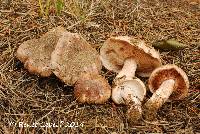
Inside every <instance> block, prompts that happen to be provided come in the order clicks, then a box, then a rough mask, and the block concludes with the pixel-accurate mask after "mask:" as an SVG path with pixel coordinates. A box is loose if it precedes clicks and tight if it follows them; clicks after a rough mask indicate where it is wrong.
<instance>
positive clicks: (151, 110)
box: [144, 79, 175, 120]
mask: <svg viewBox="0 0 200 134" xmlns="http://www.w3.org/2000/svg"><path fill="white" fill-rule="evenodd" d="M174 85H175V81H174V80H173V79H169V80H165V81H164V82H163V83H162V84H161V85H160V87H159V88H158V89H157V90H156V92H155V93H154V94H153V95H152V97H151V98H150V99H149V100H148V101H147V102H146V103H145V105H144V107H145V114H144V116H145V118H146V119H148V120H152V119H154V117H155V115H156V113H157V110H158V109H159V108H160V107H161V106H162V105H163V104H164V103H165V102H166V101H167V99H168V98H169V96H170V95H171V94H172V92H173V89H174ZM166 89H167V90H166Z"/></svg>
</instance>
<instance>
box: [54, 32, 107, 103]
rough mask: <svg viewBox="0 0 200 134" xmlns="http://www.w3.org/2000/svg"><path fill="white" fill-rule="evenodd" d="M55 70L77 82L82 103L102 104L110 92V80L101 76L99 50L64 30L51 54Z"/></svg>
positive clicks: (59, 74) (76, 89)
mask: <svg viewBox="0 0 200 134" xmlns="http://www.w3.org/2000/svg"><path fill="white" fill-rule="evenodd" d="M51 64H52V69H53V73H54V74H55V75H56V76H57V77H58V78H60V79H61V80H62V81H63V82H64V83H65V84H67V85H75V87H74V95H75V97H76V98H77V100H78V101H79V102H82V103H97V104H101V103H104V102H105V101H107V100H108V99H109V98H110V95H111V87H110V85H109V84H108V82H107V81H106V80H105V78H103V77H102V76H101V75H99V73H100V71H101V68H102V65H101V61H100V58H99V55H98V52H97V51H96V50H95V49H94V48H92V46H91V45H90V44H88V43H87V41H86V40H85V39H83V38H82V37H81V36H80V35H78V34H76V33H69V32H65V33H64V34H63V36H62V37H61V38H60V39H59V41H58V44H57V45H56V48H55V50H54V51H53V53H52V55H51Z"/></svg>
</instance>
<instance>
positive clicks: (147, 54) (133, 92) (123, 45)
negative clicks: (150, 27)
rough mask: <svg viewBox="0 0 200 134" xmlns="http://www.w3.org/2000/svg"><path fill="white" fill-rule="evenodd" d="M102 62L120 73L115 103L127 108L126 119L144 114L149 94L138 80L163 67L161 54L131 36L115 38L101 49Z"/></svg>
mask: <svg viewBox="0 0 200 134" xmlns="http://www.w3.org/2000/svg"><path fill="white" fill-rule="evenodd" d="M100 56H101V61H102V63H103V65H104V66H105V67H106V68H107V69H108V70H110V71H113V72H116V73H118V74H117V76H116V78H115V79H114V82H113V88H112V100H113V101H114V102H115V103H116V104H125V105H127V106H128V110H127V116H128V118H130V119H131V120H132V121H134V120H138V119H139V118H140V117H141V115H142V108H141V102H142V101H143V99H144V96H145V95H146V87H145V85H144V83H143V82H142V81H141V80H140V79H138V78H136V77H135V72H136V71H137V73H138V75H140V76H145V77H148V76H149V75H150V74H151V72H152V71H153V70H154V69H155V68H157V67H159V66H160V65H161V60H160V57H159V53H158V52H157V51H156V50H155V49H154V48H152V47H150V46H147V45H146V44H145V42H144V41H142V40H138V39H135V38H132V37H128V36H119V37H112V38H109V39H108V40H106V41H105V43H104V45H103V46H102V47H101V50H100Z"/></svg>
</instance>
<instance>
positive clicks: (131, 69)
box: [116, 58, 137, 80]
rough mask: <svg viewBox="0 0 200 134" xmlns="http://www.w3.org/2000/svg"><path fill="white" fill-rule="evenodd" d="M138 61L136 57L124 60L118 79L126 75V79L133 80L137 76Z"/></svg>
mask: <svg viewBox="0 0 200 134" xmlns="http://www.w3.org/2000/svg"><path fill="white" fill-rule="evenodd" d="M136 68H137V63H136V61H135V60H134V58H128V59H126V60H125V61H124V66H123V68H122V70H121V71H120V72H119V73H118V75H117V76H116V79H118V78H122V77H125V79H126V80H132V79H133V77H134V76H135V71H136Z"/></svg>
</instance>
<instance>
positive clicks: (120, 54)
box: [100, 36, 161, 77]
mask: <svg viewBox="0 0 200 134" xmlns="http://www.w3.org/2000/svg"><path fill="white" fill-rule="evenodd" d="M129 57H132V58H134V59H135V61H136V63H137V70H136V72H137V74H138V75H140V76H143V77H148V76H150V74H151V72H152V71H153V70H154V69H155V68H157V67H159V66H161V60H160V55H159V53H158V52H157V51H156V50H155V49H154V48H153V47H151V46H147V45H146V44H145V42H144V41H142V40H138V39H135V38H132V37H128V36H118V37H111V38H109V39H107V40H106V41H105V43H104V45H103V46H102V47H101V50H100V58H101V61H102V63H103V65H104V66H105V67H106V68H107V69H108V70H111V71H114V72H117V73H118V72H119V71H120V70H121V69H122V67H123V64H124V61H125V59H126V58H129Z"/></svg>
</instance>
